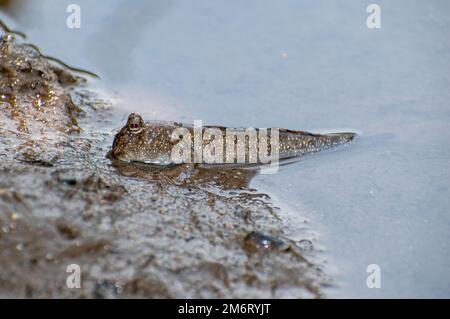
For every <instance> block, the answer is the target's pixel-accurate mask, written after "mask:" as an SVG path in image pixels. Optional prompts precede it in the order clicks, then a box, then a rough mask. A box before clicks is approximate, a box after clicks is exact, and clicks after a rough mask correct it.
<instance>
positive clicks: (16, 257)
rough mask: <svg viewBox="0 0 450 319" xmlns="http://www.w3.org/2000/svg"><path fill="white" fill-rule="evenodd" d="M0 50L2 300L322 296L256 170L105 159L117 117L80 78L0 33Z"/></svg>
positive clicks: (321, 280) (316, 276)
mask: <svg viewBox="0 0 450 319" xmlns="http://www.w3.org/2000/svg"><path fill="white" fill-rule="evenodd" d="M0 51H1V57H0V96H1V102H0V267H1V272H0V296H2V297H31V298H38V297H53V298H65V297H86V298H127V297H148V298H167V297H175V298H184V297H189V298H195V297H198V298H211V297H219V298H224V297H231V298H234V297H241V298H252V297H256V298H259V297H292V298H296V297H321V296H322V293H321V287H322V286H323V285H324V284H326V283H327V279H326V276H325V274H324V273H323V272H322V271H321V269H320V266H319V265H315V264H313V263H311V262H310V261H308V255H310V254H313V253H314V252H313V251H312V252H311V251H310V247H309V248H308V251H305V250H304V249H303V248H302V247H303V246H302V245H300V244H299V243H297V242H294V241H291V240H290V239H289V238H287V237H286V236H285V235H284V231H283V229H285V227H286V226H287V225H285V224H284V223H283V220H282V219H280V217H279V212H278V210H277V209H276V208H274V207H273V205H272V204H271V202H270V198H269V197H268V196H267V195H265V194H261V193H259V192H258V191H257V190H254V189H250V188H249V187H248V182H249V180H250V179H251V177H252V176H253V174H254V173H253V172H250V171H240V170H236V169H232V170H231V169H230V170H212V169H210V170H208V169H199V170H196V171H195V172H193V173H192V171H190V172H191V173H190V174H189V175H186V170H185V169H184V168H183V167H176V168H173V169H165V170H161V169H158V168H155V167H149V166H145V165H130V164H124V163H120V162H117V161H112V160H110V159H108V158H107V157H106V154H107V153H108V151H109V149H110V146H111V143H112V137H113V128H119V127H120V126H121V125H122V123H114V121H112V118H113V116H112V112H114V110H113V109H111V108H110V107H109V106H108V103H107V101H105V100H102V99H99V98H98V97H97V96H96V95H95V93H94V92H92V91H90V90H89V86H88V85H87V83H86V81H85V80H84V79H83V77H81V76H80V75H78V74H74V73H73V72H71V71H69V70H67V69H64V68H63V67H62V66H61V65H58V64H57V63H55V62H54V61H49V60H47V59H46V58H45V57H42V56H41V55H40V54H39V52H38V51H36V49H35V48H33V47H32V46H29V45H27V44H26V43H23V42H22V41H18V40H16V39H14V38H13V37H12V36H6V35H5V34H4V33H3V35H2V42H1V48H0ZM99 128H101V129H99ZM188 171H189V170H188ZM69 264H78V265H79V266H80V267H81V270H82V278H81V283H82V285H81V288H80V289H69V288H68V287H67V286H66V279H67V276H68V273H66V267H67V266H68V265H69Z"/></svg>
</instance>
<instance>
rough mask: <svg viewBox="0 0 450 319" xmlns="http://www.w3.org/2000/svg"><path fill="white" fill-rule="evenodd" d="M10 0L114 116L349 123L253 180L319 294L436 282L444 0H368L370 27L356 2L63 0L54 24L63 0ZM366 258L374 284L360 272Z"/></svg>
mask: <svg viewBox="0 0 450 319" xmlns="http://www.w3.org/2000/svg"><path fill="white" fill-rule="evenodd" d="M15 3H17V4H16V5H15V6H12V7H11V8H10V9H9V10H10V11H9V12H6V13H5V12H2V13H1V18H2V19H3V20H5V22H8V25H10V26H11V27H14V28H15V29H20V30H21V31H24V32H25V33H27V34H28V36H29V38H30V39H31V41H32V42H33V43H35V44H37V45H39V47H41V48H43V49H44V53H46V54H49V55H52V56H56V57H58V58H61V59H62V60H64V61H66V62H68V63H69V64H71V65H74V66H78V67H82V68H86V69H88V70H92V71H94V72H96V73H98V74H99V75H100V76H101V77H102V80H101V81H95V82H94V85H95V86H97V88H98V90H99V91H101V92H104V95H105V96H106V97H107V98H108V99H109V100H111V101H112V103H113V104H114V106H115V107H116V108H117V109H118V110H119V111H120V112H118V114H122V116H121V117H120V116H118V117H120V118H117V119H116V120H117V128H118V127H120V126H122V124H123V121H124V119H125V117H126V115H127V114H128V113H130V112H131V111H137V112H140V113H141V114H142V115H143V116H144V117H146V118H154V119H158V120H176V121H185V122H192V121H193V120H194V119H201V120H203V122H204V123H207V124H222V125H228V126H244V127H246V126H254V127H255V126H256V127H267V126H279V127H287V128H291V129H305V130H310V131H319V132H321V131H341V130H344V131H348V130H357V131H359V132H361V133H362V138H361V139H359V140H358V141H357V143H355V144H354V145H352V146H351V147H348V148H345V149H342V150H339V151H335V152H328V153H324V154H317V155H314V156H311V157H308V158H305V159H304V160H302V161H301V162H299V163H295V164H292V165H288V166H285V167H283V168H282V169H281V170H280V171H279V172H278V173H277V174H275V175H260V176H258V177H256V178H255V179H254V180H253V182H252V186H253V187H255V188H257V189H258V190H260V191H263V192H266V193H268V194H270V195H271V196H272V197H273V198H274V200H275V202H276V205H277V206H280V207H281V208H284V209H282V211H284V214H285V217H286V218H292V219H293V220H294V221H295V220H297V222H298V223H300V221H301V220H304V219H305V218H306V219H307V220H308V223H309V225H310V226H311V228H312V229H314V230H315V231H317V233H315V234H313V235H312V238H313V241H314V244H316V245H318V246H320V247H324V249H325V253H324V255H325V256H326V258H327V259H328V265H329V272H330V273H331V274H333V277H334V280H335V282H336V284H337V287H335V288H333V289H332V290H330V292H329V295H330V296H337V297H341V296H350V297H449V296H450V276H449V273H450V255H449V254H448V251H449V248H450V241H449V235H450V213H449V207H450V202H449V187H450V170H449V168H450V167H449V161H448V158H449V155H450V148H449V138H450V133H449V132H450V130H449V128H448V126H449V120H450V107H449V105H448V103H449V101H450V99H449V97H450V91H449V89H448V88H449V87H450V59H449V58H450V56H449V55H450V50H449V49H450V37H449V36H448V33H449V30H450V18H449V16H448V15H446V10H448V9H449V8H450V4H449V3H448V2H446V1H428V2H425V1H399V0H396V1H378V2H377V3H379V4H380V6H381V9H382V27H381V29H379V30H371V29H368V28H367V27H366V23H365V22H366V17H367V13H366V6H367V4H368V3H366V2H352V3H349V2H347V1H333V3H330V2H329V1H281V2H276V3H275V2H273V1H234V2H227V4H225V3H218V2H214V3H213V2H211V1H162V0H161V1H151V2H148V1H145V2H144V1H133V2H132V3H130V1H119V0H116V1H108V5H105V4H102V3H101V2H95V3H93V2H92V1H77V3H79V4H80V6H81V10H82V22H81V23H82V24H81V28H80V29H68V28H66V26H65V21H66V18H67V15H68V14H67V13H66V6H67V5H68V4H69V3H72V1H60V0H58V1H56V0H45V1H40V2H31V1H18V2H15ZM99 129H100V128H99ZM102 129H103V128H102ZM296 226H297V225H296V224H295V226H294V228H295V227H296ZM374 263H375V264H378V265H380V267H381V274H382V277H381V288H380V289H369V288H367V286H366V278H367V275H368V273H367V272H366V267H367V266H368V265H369V264H374Z"/></svg>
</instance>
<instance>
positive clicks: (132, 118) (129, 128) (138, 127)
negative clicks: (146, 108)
mask: <svg viewBox="0 0 450 319" xmlns="http://www.w3.org/2000/svg"><path fill="white" fill-rule="evenodd" d="M144 128H145V122H144V119H143V118H142V116H140V115H139V114H136V113H131V114H130V115H129V116H128V120H127V124H126V125H125V126H124V127H122V129H121V130H120V131H119V133H117V135H116V136H115V137H114V142H113V147H112V153H113V155H114V157H115V158H117V159H119V160H122V161H127V162H128V161H133V160H135V157H136V155H137V154H138V153H139V152H140V149H139V147H140V146H141V144H142V141H143V140H144V137H143V136H142V135H143V134H144V132H143V131H144Z"/></svg>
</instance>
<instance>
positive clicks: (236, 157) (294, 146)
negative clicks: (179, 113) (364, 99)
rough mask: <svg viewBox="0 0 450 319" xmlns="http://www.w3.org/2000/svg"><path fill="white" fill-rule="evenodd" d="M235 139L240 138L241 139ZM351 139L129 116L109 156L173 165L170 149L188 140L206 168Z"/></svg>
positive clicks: (325, 146)
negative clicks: (200, 125) (197, 124)
mask: <svg viewBox="0 0 450 319" xmlns="http://www.w3.org/2000/svg"><path fill="white" fill-rule="evenodd" d="M230 133H234V134H230ZM186 136H187V137H186ZM237 136H241V140H240V141H239V140H238V138H237ZM355 136H356V134H355V133H334V134H312V133H309V132H305V131H294V130H287V129H267V130H266V129H246V130H244V129H232V128H226V127H222V126H205V127H201V128H195V127H193V126H192V125H186V124H182V123H176V122H162V121H149V122H144V121H143V119H142V117H141V116H139V115H137V114H134V113H132V114H131V115H130V116H129V118H128V121H127V124H126V125H125V126H124V127H123V128H122V129H121V130H120V131H119V133H117V135H116V137H115V139H114V143H113V149H112V153H113V155H114V157H115V158H117V159H119V160H122V161H126V162H131V161H136V162H144V163H152V164H157V165H172V164H177V162H176V161H174V159H173V154H172V152H173V149H174V147H180V145H181V144H180V143H181V142H186V141H187V142H188V145H190V149H189V153H190V156H189V159H188V162H191V163H198V160H199V159H200V160H201V163H209V164H212V163H214V164H236V163H241V164H267V163H268V161H273V159H274V157H270V156H271V155H274V154H275V152H276V151H278V152H277V154H278V156H276V157H277V160H278V159H279V160H280V161H282V160H286V159H291V158H295V157H300V156H303V155H306V154H310V153H315V152H318V151H322V150H325V149H328V148H331V147H334V146H338V145H342V144H345V143H348V142H350V141H352V140H353V139H354V138H355ZM196 143H197V144H196ZM214 143H215V144H214ZM184 145H186V144H184ZM196 146H200V148H196ZM214 146H216V147H214ZM199 150H200V153H201V154H200V155H199V152H198V151H199ZM206 150H209V152H207V151H206ZM272 151H273V152H272ZM242 152H244V153H242ZM207 155H210V156H209V157H208V156H207ZM261 155H264V156H261ZM211 157H213V158H214V159H215V161H213V162H212V161H211Z"/></svg>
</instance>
